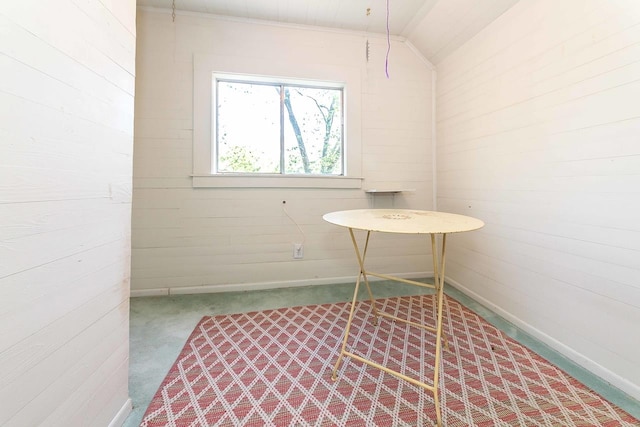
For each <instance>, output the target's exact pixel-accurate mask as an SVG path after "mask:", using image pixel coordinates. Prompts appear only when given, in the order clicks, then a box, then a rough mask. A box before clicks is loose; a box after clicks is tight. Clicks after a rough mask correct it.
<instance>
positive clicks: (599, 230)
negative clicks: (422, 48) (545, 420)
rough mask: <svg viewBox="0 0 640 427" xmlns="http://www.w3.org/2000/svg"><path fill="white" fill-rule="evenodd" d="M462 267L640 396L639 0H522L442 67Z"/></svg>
mask: <svg viewBox="0 0 640 427" xmlns="http://www.w3.org/2000/svg"><path fill="white" fill-rule="evenodd" d="M437 106H438V109H437V132H438V156H437V165H438V167H437V169H438V177H437V178H438V204H439V208H440V209H442V210H446V211H452V212H458V213H463V214H470V215H472V216H476V217H479V218H482V219H483V220H484V221H485V222H486V224H487V225H486V227H485V228H484V229H483V230H481V231H480V232H478V233H473V234H469V235H464V236H459V238H458V239H457V240H456V241H455V242H452V245H451V252H450V255H451V257H450V258H449V262H448V276H449V277H450V278H451V279H452V280H451V282H452V283H457V285H458V286H461V287H462V288H465V289H466V290H467V292H470V293H472V294H474V295H475V296H476V297H477V298H479V299H480V300H482V301H484V302H485V303H486V304H488V305H490V306H492V307H494V308H496V309H497V310H498V311H499V312H501V313H503V314H504V315H506V316H507V317H508V318H510V319H511V320H513V321H514V322H516V323H518V324H519V325H521V326H523V327H525V328H526V329H528V330H529V331H531V332H532V333H534V334H535V335H537V336H538V337H541V338H542V339H543V340H545V341H546V342H548V343H549V344H551V345H552V346H553V347H556V348H558V349H560V350H561V351H562V352H564V353H565V354H567V355H568V356H569V357H571V358H573V359H575V360H577V361H578V362H579V363H581V364H583V365H584V366H586V367H587V368H589V369H591V370H592V371H594V372H596V373H598V374H600V375H601V376H602V377H604V378H605V379H608V380H609V381H611V382H613V383H614V384H616V385H617V386H618V387H620V388H622V389H623V390H625V391H627V392H628V393H630V394H632V395H633V396H634V397H636V398H640V363H639V361H640V345H639V344H638V343H640V328H638V325H640V225H639V224H640V223H639V221H638V219H639V218H640V3H639V2H637V1H631V0H627V1H618V0H611V1H603V0H566V1H561V2H559V1H554V0H537V1H521V2H519V3H518V4H516V5H515V6H514V7H513V8H512V9H510V10H509V11H507V12H506V13H505V14H504V15H502V16H501V17H500V18H499V19H498V20H497V21H495V22H494V23H492V24H491V25H490V26H489V27H487V28H486V29H485V30H484V31H483V32H481V33H480V34H479V35H477V36H476V37H475V38H474V39H472V40H471V41H470V42H468V43H467V44H466V45H464V46H463V47H462V48H461V49H459V50H458V51H456V52H455V53H454V54H453V55H451V56H450V57H448V58H447V59H446V60H444V61H443V62H442V63H441V64H439V65H438V87H437Z"/></svg>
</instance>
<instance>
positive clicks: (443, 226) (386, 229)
mask: <svg viewBox="0 0 640 427" xmlns="http://www.w3.org/2000/svg"><path fill="white" fill-rule="evenodd" d="M323 219H324V220H325V221H327V222H330V223H332V224H335V225H339V226H341V227H345V228H347V229H348V230H349V235H350V236H351V242H352V243H353V248H354V250H355V252H356V257H357V259H358V264H359V266H360V273H359V274H358V279H357V280H356V285H355V291H354V293H353V300H352V302H351V311H350V313H349V319H348V321H347V325H346V327H345V333H344V338H343V340H342V348H341V350H340V355H339V356H338V360H337V361H336V363H335V365H334V368H333V374H332V376H331V378H332V379H333V380H334V381H335V380H336V379H337V373H338V368H339V367H340V362H341V361H342V358H343V357H344V356H348V357H351V358H352V359H355V360H358V361H360V362H363V363H366V364H367V365H369V366H372V367H375V368H378V369H381V370H383V371H385V372H387V373H389V374H391V375H395V376H396V377H399V378H401V379H403V380H405V381H408V382H410V383H412V384H415V385H417V386H419V387H422V388H424V389H426V390H429V391H431V392H432V393H433V398H434V402H435V407H436V418H437V419H436V421H437V423H438V426H441V425H442V416H441V411H440V405H439V395H438V375H439V371H440V353H441V347H442V341H443V339H444V344H445V348H447V349H448V342H447V339H446V336H445V335H444V334H443V332H442V312H443V304H444V268H445V249H446V241H447V234H449V233H461V232H466V231H473V230H477V229H479V228H482V227H483V226H484V222H482V221H481V220H479V219H476V218H472V217H469V216H465V215H458V214H452V213H446V212H435V211H423V210H415V209H356V210H347V211H337V212H331V213H328V214H325V215H324V216H323ZM354 230H363V231H366V240H365V245H364V249H363V250H362V251H360V249H359V247H358V243H357V241H356V238H355V235H354ZM371 232H381V233H402V234H429V235H430V237H431V252H432V257H433V277H434V279H433V284H430V283H422V282H417V281H414V280H408V279H403V278H399V277H395V276H391V275H388V274H382V273H375V272H371V271H368V270H366V269H365V257H366V254H367V248H368V246H369V238H370V236H371ZM438 234H440V235H442V249H441V250H440V255H439V256H438V248H437V245H436V235H438ZM368 276H374V277H380V278H382V279H387V280H394V281H399V282H403V283H408V284H411V285H415V286H422V287H429V288H434V289H435V292H436V324H435V325H433V326H430V325H422V324H418V323H414V322H412V321H409V320H407V319H401V318H398V317H396V316H392V315H390V314H387V313H384V312H382V311H379V310H378V309H377V307H376V304H375V300H374V298H373V292H372V291H371V287H370V286H369V279H368ZM361 278H364V283H365V285H366V287H367V291H368V293H369V298H370V300H371V306H372V307H373V313H374V315H375V320H374V322H375V323H377V320H378V317H386V318H390V319H392V320H397V321H401V322H405V323H408V324H410V325H413V326H416V327H420V328H424V329H427V330H430V331H433V332H435V333H436V342H435V346H436V349H435V355H436V357H435V363H434V372H433V383H432V384H427V383H425V382H423V381H421V380H420V379H415V378H411V377H409V376H406V375H404V374H402V373H400V372H397V371H394V370H392V369H389V368H387V367H386V366H383V365H380V364H378V363H376V362H373V361H371V360H369V359H366V358H364V357H362V356H360V355H357V354H354V353H352V352H349V351H346V346H347V340H348V338H349V330H350V329H351V321H352V320H353V312H354V308H355V305H356V302H357V297H358V289H359V287H360V279H361Z"/></svg>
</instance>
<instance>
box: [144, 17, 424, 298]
mask: <svg viewBox="0 0 640 427" xmlns="http://www.w3.org/2000/svg"><path fill="white" fill-rule="evenodd" d="M370 42H371V54H372V55H371V60H370V62H369V63H368V64H367V63H366V60H365V57H364V48H365V38H364V37H363V36H362V35H359V34H349V33H343V32H340V33H337V32H331V31H326V32H325V31H321V30H318V29H309V30H306V29H300V28H287V27H282V26H270V25H257V24H254V23H248V22H237V21H235V22H232V21H225V20H223V19H219V18H211V17H206V16H204V15H203V16H193V15H191V16H186V15H181V16H179V18H177V19H176V22H175V23H173V22H172V21H171V16H170V15H169V14H167V13H166V12H158V11H148V10H141V11H140V12H139V17H138V57H137V80H136V85H137V86H136V119H135V120H136V121H135V129H136V130H135V156H134V202H133V257H132V262H133V266H132V267H133V268H132V289H134V290H145V289H157V288H182V287H194V286H202V285H214V286H215V285H242V284H255V283H265V282H268V283H277V282H280V283H281V282H294V281H300V282H308V281H313V280H322V279H330V278H332V277H336V278H344V277H353V276H354V275H355V272H356V271H357V267H356V261H355V257H354V255H353V253H352V248H351V243H350V240H349V238H348V234H347V233H346V231H345V230H342V229H339V228H337V227H335V226H331V225H329V224H327V223H325V222H324V221H323V220H322V215H323V214H325V213H327V212H331V211H334V210H342V209H356V208H365V207H369V206H373V202H374V201H373V200H372V199H371V198H370V196H367V195H366V194H365V193H364V191H363V190H336V189H287V188H264V189H250V188H248V189H247V188H245V189H228V188H199V189H193V188H192V187H191V180H190V178H189V176H190V174H191V173H192V169H191V168H192V163H193V162H192V157H191V156H192V151H191V139H192V131H193V129H192V120H193V112H192V107H191V106H192V102H193V95H192V86H193V56H194V54H207V55H219V56H222V57H233V56H237V55H238V54H241V55H242V56H243V57H246V58H256V60H258V59H260V60H261V59H263V58H277V59H274V60H277V61H281V62H283V64H284V65H286V67H288V68H289V69H291V70H296V66H297V64H299V63H317V64H326V65H329V66H332V67H340V66H343V67H351V68H354V67H357V69H360V70H361V74H362V77H361V88H362V93H361V96H362V102H361V104H362V112H361V114H362V132H361V133H362V135H363V137H362V147H363V148H362V160H361V161H362V165H363V167H362V169H363V175H364V184H363V188H375V187H381V186H384V187H387V188H388V187H401V188H412V189H415V192H413V193H407V194H403V195H398V196H395V201H394V203H395V205H396V206H397V207H410V208H415V209H419V208H421V209H429V208H431V203H432V202H431V201H432V176H431V168H430V167H429V166H427V167H425V165H430V164H431V146H430V137H431V72H430V70H429V68H428V67H427V66H426V65H425V64H424V63H423V62H422V61H421V59H420V58H418V57H416V55H415V54H414V53H413V52H412V51H411V50H410V49H409V48H407V47H406V46H405V45H404V44H403V43H399V42H393V45H392V53H391V57H390V74H391V78H390V79H387V78H386V77H385V75H384V53H385V52H386V40H384V39H382V38H377V39H376V38H375V37H373V38H371V39H370ZM219 71H222V72H224V71H225V70H219ZM302 77H303V76H302ZM378 197H382V198H381V199H378V200H377V203H380V204H383V205H385V204H390V203H391V199H390V197H387V198H385V196H378ZM283 200H286V201H287V203H286V209H287V211H288V213H289V214H290V215H291V216H292V217H293V218H294V219H295V221H296V222H297V223H298V224H299V225H300V228H301V229H302V230H303V232H304V236H302V235H301V233H300V231H299V230H298V228H297V227H296V225H295V224H294V223H293V222H292V221H291V220H290V219H289V218H288V217H287V215H286V214H285V212H284V211H283V209H282V201H283ZM303 240H304V245H305V255H304V259H303V260H293V259H292V244H293V243H294V242H302V241H303ZM378 244H379V246H378V247H379V248H380V249H381V250H380V251H377V252H376V251H372V252H371V258H370V260H371V261H372V263H373V264H374V265H378V266H380V267H381V268H383V269H385V270H386V271H388V272H398V273H402V272H406V273H411V272H424V271H429V270H430V269H431V268H430V267H429V264H428V261H429V257H428V251H427V245H426V242H424V241H423V240H421V239H404V240H402V239H399V238H394V239H391V240H388V239H383V238H381V239H380V241H379V242H378ZM384 249H386V253H384V252H385V251H384ZM392 250H393V252H391V253H390V251H392Z"/></svg>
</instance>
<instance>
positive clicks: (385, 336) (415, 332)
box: [141, 295, 640, 427]
mask: <svg viewBox="0 0 640 427" xmlns="http://www.w3.org/2000/svg"><path fill="white" fill-rule="evenodd" d="M377 305H378V308H382V309H383V310H384V311H386V312H388V313H390V314H393V315H395V316H398V317H405V318H410V319H411V320H413V321H414V322H429V323H431V324H433V318H434V309H433V307H434V301H433V297H432V296H430V295H425V296H411V297H399V298H388V299H383V300H378V301H377ZM349 308H350V303H338V304H324V305H314V306H305V307H295V308H283V309H278V310H268V311H261V312H253V313H242V314H233V315H222V316H215V317H204V318H203V319H202V320H201V321H200V323H199V324H198V325H197V327H196V328H195V330H194V331H193V333H192V334H191V336H190V337H189V339H188V341H187V343H186V345H185V346H184V348H183V350H182V352H181V354H180V356H179V357H178V359H177V360H176V362H175V364H174V365H173V367H172V368H171V370H170V371H169V373H168V374H167V377H166V378H165V380H164V381H163V383H162V385H161V386H160V388H159V390H158V391H157V393H156V395H155V397H154V398H153V400H152V402H151V404H150V405H149V407H148V409H147V412H146V414H145V416H144V418H143V421H142V424H141V426H144V427H154V426H181V427H182V426H296V427H297V426H431V425H434V424H435V422H434V420H435V409H434V406H433V398H432V395H431V392H428V391H425V390H423V389H421V388H418V387H416V386H414V385H412V384H410V383H408V382H406V381H402V380H399V379H397V378H395V377H393V376H391V375H389V374H385V373H383V372H382V371H380V370H377V369H375V368H371V367H368V366H366V365H364V364H362V363H360V362H357V361H355V360H352V359H350V358H348V357H345V358H344V361H343V363H342V365H341V367H340V370H339V372H338V375H339V377H338V380H337V381H335V382H333V381H331V370H332V368H333V364H334V363H335V361H336V358H337V355H338V353H339V346H340V344H341V340H342V334H343V329H344V326H345V324H346V321H347V317H348V314H349ZM445 309H446V312H445V317H444V331H445V332H446V334H447V336H448V338H449V350H448V351H446V350H444V351H443V354H442V357H443V358H442V374H441V383H440V396H441V403H442V405H441V408H442V416H443V423H444V425H445V426H451V427H453V426H456V427H457V426H460V427H467V426H523V427H524V426H527V427H529V426H612V427H613V426H639V425H640V422H639V421H638V420H636V419H635V418H633V417H632V416H630V415H629V414H627V413H625V412H624V411H622V410H621V409H620V408H618V407H616V406H614V405H612V404H611V403H609V402H607V401H606V400H604V399H603V398H602V397H600V396H599V395H598V394H596V393H595V392H593V391H591V390H589V389H587V388H586V387H585V386H583V385H582V384H581V383H579V382H578V381H577V380H575V379H573V378H572V377H570V376H568V375H567V374H565V373H564V372H562V371H560V370H559V369H557V368H556V367H554V366H553V365H552V364H550V363H549V362H547V361H546V360H544V359H543V358H541V357H540V356H538V355H536V354H535V353H533V352H531V351H529V350H528V349H527V348H525V347H523V346H522V345H520V344H519V343H517V342H515V341H514V340H512V339H510V338H509V337H507V336H506V335H504V334H503V333H502V332H500V331H499V330H497V329H496V328H495V327H493V326H491V325H490V324H488V323H487V322H486V321H484V320H483V319H481V318H480V317H478V316H477V315H476V314H474V313H473V312H471V311H470V310H468V309H467V308H465V307H464V306H462V305H461V304H460V303H458V302H457V301H455V300H454V299H452V298H449V297H448V298H447V303H446V304H445ZM371 320H372V315H371V305H370V303H369V302H359V303H358V304H357V306H356V312H355V318H354V321H353V324H352V328H351V333H350V338H349V342H348V345H347V347H348V349H350V351H352V352H354V353H356V354H360V355H362V356H365V357H367V358H370V359H373V360H375V361H377V362H378V363H381V364H384V365H386V366H388V367H390V368H392V369H395V370H398V371H400V372H402V373H404V374H406V375H408V376H412V377H416V378H418V379H421V380H423V381H425V382H427V383H430V382H431V381H430V379H432V375H433V373H432V368H433V363H434V349H435V346H434V340H435V335H434V334H433V333H432V332H429V331H425V330H422V329H420V328H416V327H411V326H407V325H405V324H403V323H401V322H393V321H390V320H388V319H384V318H383V319H381V320H380V321H379V322H378V326H374V325H373V323H372V322H371Z"/></svg>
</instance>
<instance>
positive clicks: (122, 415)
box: [109, 398, 133, 427]
mask: <svg viewBox="0 0 640 427" xmlns="http://www.w3.org/2000/svg"><path fill="white" fill-rule="evenodd" d="M132 410H133V404H132V402H131V398H128V399H127V400H126V402H124V405H122V408H120V410H119V411H118V413H117V414H116V416H115V417H114V418H113V420H111V422H110V423H109V427H122V425H123V424H124V422H125V421H126V419H127V417H128V416H129V414H130V413H131V411H132Z"/></svg>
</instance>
